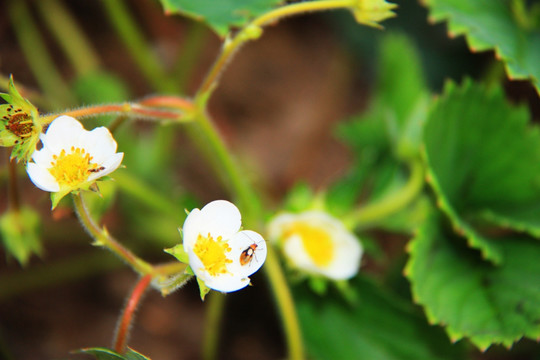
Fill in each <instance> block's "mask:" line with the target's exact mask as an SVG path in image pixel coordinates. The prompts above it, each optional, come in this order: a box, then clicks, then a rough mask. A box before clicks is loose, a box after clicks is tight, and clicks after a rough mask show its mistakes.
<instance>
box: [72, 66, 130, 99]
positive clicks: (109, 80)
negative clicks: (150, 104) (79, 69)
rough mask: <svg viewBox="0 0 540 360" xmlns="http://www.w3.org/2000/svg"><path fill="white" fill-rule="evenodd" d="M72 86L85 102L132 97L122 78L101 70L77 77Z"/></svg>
mask: <svg viewBox="0 0 540 360" xmlns="http://www.w3.org/2000/svg"><path fill="white" fill-rule="evenodd" d="M72 86H73V90H74V91H75V93H76V94H77V97H78V98H79V100H80V101H81V102H82V103H84V104H100V103H109V102H119V101H126V100H128V99H129V97H130V94H129V90H128V88H127V87H126V85H125V84H124V83H123V82H122V80H121V79H120V78H118V77H117V76H116V75H115V74H112V73H108V72H105V71H101V70H100V71H93V72H89V73H85V74H84V75H81V76H79V77H77V78H76V79H75V80H74V81H73V84H72Z"/></svg>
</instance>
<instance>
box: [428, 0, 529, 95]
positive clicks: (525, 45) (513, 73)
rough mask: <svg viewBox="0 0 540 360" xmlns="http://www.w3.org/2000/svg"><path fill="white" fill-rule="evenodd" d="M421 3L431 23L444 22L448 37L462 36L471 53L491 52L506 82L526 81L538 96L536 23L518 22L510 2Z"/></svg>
mask: <svg viewBox="0 0 540 360" xmlns="http://www.w3.org/2000/svg"><path fill="white" fill-rule="evenodd" d="M425 3H426V5H427V6H428V8H429V11H430V17H431V18H432V19H433V21H443V20H448V28H449V32H450V33H451V34H452V36H457V35H462V34H463V35H465V36H466V38H467V42H468V44H469V47H470V48H471V49H472V50H473V51H485V50H494V51H495V52H496V54H497V58H500V59H502V60H503V61H504V63H505V65H506V69H507V72H508V75H509V76H510V78H512V79H529V80H531V81H532V83H533V84H534V86H535V87H536V90H537V91H538V92H539V93H540V66H538V64H540V23H539V22H538V21H534V19H530V20H531V21H528V20H529V19H526V18H520V17H519V16H518V13H516V12H515V11H513V10H514V9H512V8H511V6H510V3H511V2H510V1H501V0H496V1H493V0H476V1H470V0H425ZM531 13H532V12H531ZM521 15H525V16H527V14H526V13H525V14H521ZM531 16H532V15H531Z"/></svg>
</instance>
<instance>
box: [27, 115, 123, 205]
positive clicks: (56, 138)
mask: <svg viewBox="0 0 540 360" xmlns="http://www.w3.org/2000/svg"><path fill="white" fill-rule="evenodd" d="M40 139H41V143H42V145H43V147H42V148H41V149H40V150H36V151H34V153H33V154H32V161H31V162H28V164H27V166H26V171H27V172H28V175H29V177H30V180H32V182H33V183H34V185H36V186H37V187H38V188H40V189H41V190H44V191H48V192H51V193H52V195H51V199H52V207H53V209H54V208H55V207H56V205H57V204H58V202H59V201H60V199H62V198H63V197H64V196H65V195H67V194H69V193H70V192H73V191H78V190H87V189H89V188H90V186H92V185H93V184H94V183H95V182H96V180H98V179H99V178H101V177H103V176H105V175H108V174H110V173H111V172H113V171H114V170H116V169H117V168H118V167H119V166H120V163H121V162H122V159H123V157H124V153H117V152H116V148H117V144H116V141H115V140H114V138H113V137H112V135H111V133H110V132H109V130H108V129H107V128H105V127H98V128H95V129H93V130H92V131H88V130H85V129H84V127H83V126H82V124H81V123H80V122H79V121H78V120H76V119H74V118H72V117H70V116H66V115H63V116H60V117H58V118H56V119H55V120H53V122H51V124H50V125H49V128H48V129H47V132H46V133H45V134H42V135H41V137H40Z"/></svg>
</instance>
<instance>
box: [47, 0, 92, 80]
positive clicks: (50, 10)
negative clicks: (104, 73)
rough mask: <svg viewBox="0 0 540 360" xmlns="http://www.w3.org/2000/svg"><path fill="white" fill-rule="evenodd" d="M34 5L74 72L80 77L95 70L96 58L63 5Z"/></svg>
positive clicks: (52, 2) (51, 2) (55, 0)
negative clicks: (36, 6)
mask: <svg viewBox="0 0 540 360" xmlns="http://www.w3.org/2000/svg"><path fill="white" fill-rule="evenodd" d="M36 4H37V5H38V8H39V11H40V14H41V17H42V18H43V20H45V23H46V24H47V26H48V27H49V29H50V30H51V32H52V33H53V35H54V36H55V37H56V39H57V41H58V43H59V45H60V46H61V47H62V50H63V51H64V53H65V54H66V55H67V57H68V58H69V59H70V62H71V64H73V66H74V67H75V71H76V72H77V73H78V74H79V75H81V74H86V73H88V72H91V71H94V70H97V69H98V67H99V59H98V57H97V56H96V54H95V53H94V51H93V49H92V48H91V46H90V44H89V42H88V40H87V39H86V36H85V35H84V33H83V32H82V30H81V29H80V27H79V26H78V24H77V22H76V21H75V20H74V19H73V17H72V16H71V15H70V13H69V12H68V11H67V10H66V9H65V7H64V5H63V3H62V2H60V1H58V0H40V1H37V2H36Z"/></svg>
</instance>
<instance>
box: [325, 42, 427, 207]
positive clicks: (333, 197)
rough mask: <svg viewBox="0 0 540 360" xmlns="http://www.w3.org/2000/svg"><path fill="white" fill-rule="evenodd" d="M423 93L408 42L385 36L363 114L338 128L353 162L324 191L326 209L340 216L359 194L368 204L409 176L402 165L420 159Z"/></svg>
mask: <svg viewBox="0 0 540 360" xmlns="http://www.w3.org/2000/svg"><path fill="white" fill-rule="evenodd" d="M396 54H399V56H396ZM428 94H429V92H428V89H427V86H426V84H425V81H424V77H423V74H422V67H421V63H420V59H419V56H418V54H417V51H416V49H415V47H414V45H413V43H412V42H411V40H410V39H409V38H407V37H406V36H405V35H403V34H400V33H390V34H387V35H385V36H384V37H383V40H382V42H381V47H380V50H379V69H378V76H377V83H376V87H375V92H374V95H373V100H372V101H371V104H370V105H369V109H368V111H367V112H366V113H365V114H361V115H360V116H356V117H354V118H353V119H351V120H350V121H348V122H346V123H344V124H341V125H340V126H339V127H338V129H337V134H338V137H340V138H341V139H342V140H343V141H344V142H345V143H346V144H348V145H349V146H350V147H351V148H352V149H353V151H354V154H355V159H354V162H355V163H354V167H353V169H352V170H351V172H350V173H349V174H348V175H347V176H346V177H345V178H344V179H342V180H341V181H340V182H339V183H337V184H336V185H335V186H333V187H332V188H331V189H330V190H329V192H328V199H329V203H330V204H331V205H330V208H331V209H335V210H334V211H335V212H336V213H339V212H340V213H344V212H345V211H346V210H348V209H350V208H351V207H352V206H353V205H354V204H355V202H356V201H357V200H358V197H359V196H360V195H361V194H362V195H364V197H365V198H364V199H363V201H364V202H366V201H368V200H369V201H373V200H375V199H377V198H380V197H381V196H383V195H385V194H388V193H390V192H392V191H394V190H395V189H396V188H400V187H402V186H403V185H404V184H405V181H406V180H407V177H408V175H407V172H406V171H404V169H405V167H404V166H403V164H402V162H403V161H406V160H410V159H412V158H416V157H418V156H419V154H420V145H421V140H422V138H421V130H422V126H423V123H424V122H425V119H426V117H427V105H428V101H427V99H428ZM366 195H367V196H366Z"/></svg>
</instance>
